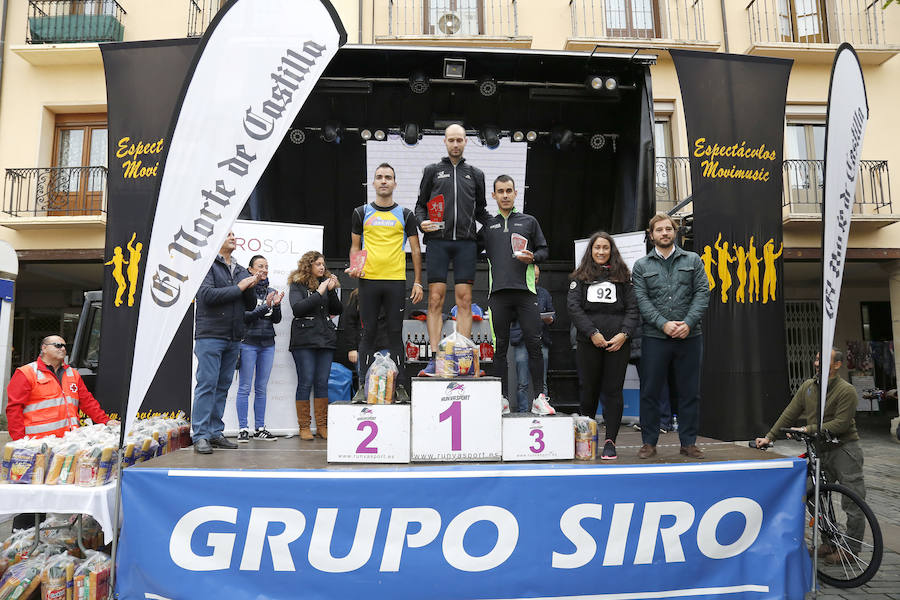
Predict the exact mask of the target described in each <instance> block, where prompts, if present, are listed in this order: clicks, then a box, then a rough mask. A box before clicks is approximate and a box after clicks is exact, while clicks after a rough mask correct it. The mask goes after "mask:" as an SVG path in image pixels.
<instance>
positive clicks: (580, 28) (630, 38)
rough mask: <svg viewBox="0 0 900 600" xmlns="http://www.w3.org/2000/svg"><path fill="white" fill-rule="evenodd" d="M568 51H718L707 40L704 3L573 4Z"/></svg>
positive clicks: (618, 0) (604, 0) (614, 0)
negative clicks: (602, 49)
mask: <svg viewBox="0 0 900 600" xmlns="http://www.w3.org/2000/svg"><path fill="white" fill-rule="evenodd" d="M569 10H570V12H571V18H572V37H571V38H569V39H568V40H567V42H566V49H567V50H593V49H594V47H595V46H597V45H600V46H607V47H612V48H617V47H638V46H639V47H646V48H655V49H658V50H664V49H666V48H688V49H694V50H698V49H699V50H716V49H718V47H719V42H718V41H715V40H709V39H707V35H706V17H705V14H704V12H703V0H569Z"/></svg>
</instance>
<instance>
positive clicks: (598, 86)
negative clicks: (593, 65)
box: [585, 75, 603, 92]
mask: <svg viewBox="0 0 900 600" xmlns="http://www.w3.org/2000/svg"><path fill="white" fill-rule="evenodd" d="M585 85H587V88H588V89H589V90H594V91H595V92H599V91H600V90H602V89H603V78H602V77H600V76H599V75H589V76H588V78H587V83H586V84H585Z"/></svg>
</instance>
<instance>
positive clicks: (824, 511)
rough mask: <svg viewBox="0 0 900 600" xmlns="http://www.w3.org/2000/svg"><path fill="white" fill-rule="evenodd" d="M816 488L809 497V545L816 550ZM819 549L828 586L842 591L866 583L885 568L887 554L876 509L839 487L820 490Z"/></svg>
mask: <svg viewBox="0 0 900 600" xmlns="http://www.w3.org/2000/svg"><path fill="white" fill-rule="evenodd" d="M814 508H815V489H811V490H810V491H809V493H808V494H807V496H806V525H807V526H806V543H807V547H808V548H809V549H810V553H812V552H815V551H816V550H815V549H814V548H813V529H812V526H813V523H814V522H815V519H814V518H813V510H814ZM818 529H819V548H818V551H817V552H818V562H817V571H818V573H819V578H820V579H821V580H822V581H824V582H825V583H827V584H829V585H832V586H834V587H838V588H851V587H858V586H861V585H862V584H864V583H866V582H867V581H869V580H870V579H872V577H873V576H874V575H875V573H876V572H877V571H878V567H879V566H881V557H882V553H883V551H884V547H883V545H882V540H881V528H880V527H879V526H878V521H877V520H876V519H875V515H874V513H872V509H870V508H869V505H868V504H866V503H865V501H864V500H863V499H862V498H860V497H859V496H858V495H857V494H856V493H855V492H853V491H851V490H849V489H848V488H846V487H844V486H842V485H839V484H833V483H829V484H824V485H822V486H820V488H819V519H818Z"/></svg>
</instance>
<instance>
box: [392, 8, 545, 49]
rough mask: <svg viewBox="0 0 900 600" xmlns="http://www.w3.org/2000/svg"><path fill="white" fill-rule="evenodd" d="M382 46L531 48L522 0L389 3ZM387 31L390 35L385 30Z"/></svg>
mask: <svg viewBox="0 0 900 600" xmlns="http://www.w3.org/2000/svg"><path fill="white" fill-rule="evenodd" d="M386 5H387V6H386V8H387V15H386V16H387V20H386V21H385V22H384V24H383V25H382V31H381V32H377V31H376V35H375V41H376V42H377V43H380V44H417V45H442V46H481V47H485V46H488V47H490V46H498V47H518V48H529V47H531V40H532V38H531V37H530V36H520V35H519V14H518V11H519V1H518V0H387V2H386ZM384 26H386V27H387V31H384V30H383V27H384Z"/></svg>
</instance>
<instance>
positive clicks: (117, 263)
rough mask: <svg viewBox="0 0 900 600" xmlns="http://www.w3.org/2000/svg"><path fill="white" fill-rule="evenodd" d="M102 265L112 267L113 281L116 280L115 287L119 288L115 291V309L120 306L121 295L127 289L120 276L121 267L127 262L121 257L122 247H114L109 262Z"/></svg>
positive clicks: (123, 278) (123, 279)
mask: <svg viewBox="0 0 900 600" xmlns="http://www.w3.org/2000/svg"><path fill="white" fill-rule="evenodd" d="M103 264H104V265H112V266H113V272H112V275H113V279H115V280H116V285H118V286H119V287H118V288H117V289H116V301H115V305H116V306H117V307H118V306H122V294H124V293H125V288H126V287H127V284H126V283H125V276H124V275H123V274H122V266H123V265H127V264H128V261H127V260H125V257H124V256H122V246H116V247H115V248H114V249H113V257H112V258H111V259H109V262H106V263H103Z"/></svg>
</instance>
